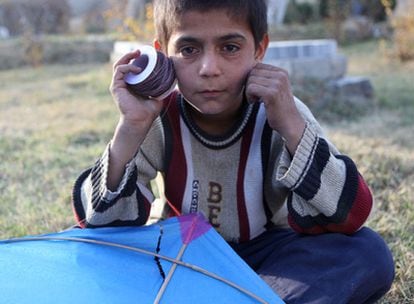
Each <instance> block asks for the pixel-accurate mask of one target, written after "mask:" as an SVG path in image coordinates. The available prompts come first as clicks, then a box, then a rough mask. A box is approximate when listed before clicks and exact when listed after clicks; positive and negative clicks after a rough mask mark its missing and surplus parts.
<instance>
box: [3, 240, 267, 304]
mask: <svg viewBox="0 0 414 304" xmlns="http://www.w3.org/2000/svg"><path fill="white" fill-rule="evenodd" d="M30 241H69V242H79V243H87V244H94V245H102V246H108V247H114V248H120V249H126V250H130V251H134V252H138V253H141V254H145V255H149V256H156V257H159V258H160V259H163V260H165V261H168V262H171V263H173V264H178V265H180V266H183V267H186V268H189V269H191V270H194V271H196V272H199V273H202V274H204V275H206V276H208V277H211V278H213V279H216V280H217V281H220V282H222V283H224V284H227V285H229V286H231V287H233V288H234V289H236V290H238V291H240V292H242V293H244V294H246V295H248V296H250V297H251V298H253V299H255V300H256V301H258V302H259V303H262V304H269V303H268V302H266V301H265V300H263V299H262V298H260V297H259V296H257V295H255V294H254V293H252V292H251V291H249V290H247V289H245V288H243V287H241V286H239V285H237V284H236V283H233V282H232V281H230V280H227V279H225V278H223V277H221V276H219V275H217V274H215V273H213V272H210V271H208V270H206V269H204V268H201V267H199V266H197V265H194V264H190V263H186V262H184V261H180V260H176V259H174V258H170V257H168V256H164V255H161V254H158V253H155V252H152V251H148V250H145V249H141V248H137V247H131V246H128V245H122V244H117V243H111V242H106V241H100V240H96V239H87V238H79V237H52V236H39V237H29V238H14V239H8V240H4V241H2V242H3V243H5V244H7V243H17V242H30Z"/></svg>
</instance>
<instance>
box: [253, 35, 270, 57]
mask: <svg viewBox="0 0 414 304" xmlns="http://www.w3.org/2000/svg"><path fill="white" fill-rule="evenodd" d="M268 46H269V35H268V34H267V33H266V34H264V35H263V39H262V40H261V41H260V42H259V45H258V46H257V48H256V52H255V59H256V60H257V61H262V60H263V58H264V55H265V54H266V50H267V47H268Z"/></svg>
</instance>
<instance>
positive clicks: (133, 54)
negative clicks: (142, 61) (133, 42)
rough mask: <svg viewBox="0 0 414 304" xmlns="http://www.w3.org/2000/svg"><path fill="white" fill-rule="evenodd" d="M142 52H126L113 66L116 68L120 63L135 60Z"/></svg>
mask: <svg viewBox="0 0 414 304" xmlns="http://www.w3.org/2000/svg"><path fill="white" fill-rule="evenodd" d="M140 54H141V52H140V51H139V50H136V51H133V52H130V53H126V54H125V55H123V56H122V57H121V58H119V59H118V60H117V61H116V62H115V64H114V66H113V68H114V70H115V69H116V67H117V66H119V65H124V64H128V63H130V62H131V60H133V59H135V58H138V57H139V55H140Z"/></svg>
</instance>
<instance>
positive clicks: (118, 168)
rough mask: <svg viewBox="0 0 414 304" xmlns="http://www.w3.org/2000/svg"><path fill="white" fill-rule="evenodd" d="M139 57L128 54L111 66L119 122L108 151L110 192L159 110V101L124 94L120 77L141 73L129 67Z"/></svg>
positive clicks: (135, 53) (123, 84) (114, 188)
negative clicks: (112, 67)
mask: <svg viewBox="0 0 414 304" xmlns="http://www.w3.org/2000/svg"><path fill="white" fill-rule="evenodd" d="M139 55H140V52H139V51H135V52H131V53H128V54H126V55H125V56H123V57H121V58H120V59H119V60H118V61H117V62H116V63H115V64H114V72H113V76H112V83H111V86H110V91H111V94H112V96H113V98H114V101H115V102H116V103H117V106H118V108H119V112H120V119H119V122H118V125H117V127H116V129H115V133H114V135H113V137H112V141H111V146H110V151H109V155H110V157H109V168H108V173H107V187H108V189H110V190H112V191H115V190H116V189H117V187H118V185H119V182H120V180H121V179H122V176H123V174H124V171H125V165H126V164H127V163H128V162H129V161H130V160H131V159H132V158H133V157H134V155H135V153H136V151H137V150H138V149H139V147H140V145H141V143H142V142H143V140H144V138H145V137H146V135H147V132H148V131H149V129H150V127H151V125H152V123H153V121H154V119H155V118H156V117H157V116H158V115H159V114H160V112H161V110H162V107H163V101H162V100H156V99H145V98H142V97H138V96H135V95H133V94H132V93H131V92H130V91H129V90H128V87H127V84H126V82H125V81H124V77H125V75H126V74H127V73H129V72H132V73H139V72H140V71H141V69H140V68H139V67H137V66H134V65H133V64H132V63H130V62H131V61H132V60H133V59H135V58H137V57H139Z"/></svg>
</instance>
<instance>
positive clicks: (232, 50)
mask: <svg viewBox="0 0 414 304" xmlns="http://www.w3.org/2000/svg"><path fill="white" fill-rule="evenodd" d="M239 49H240V48H239V47H238V46H237V45H234V44H227V45H225V46H224V47H223V51H224V52H226V53H235V52H237V51H238V50H239Z"/></svg>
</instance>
